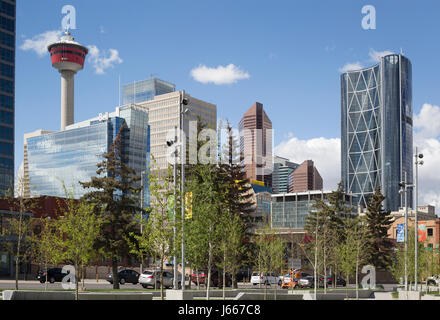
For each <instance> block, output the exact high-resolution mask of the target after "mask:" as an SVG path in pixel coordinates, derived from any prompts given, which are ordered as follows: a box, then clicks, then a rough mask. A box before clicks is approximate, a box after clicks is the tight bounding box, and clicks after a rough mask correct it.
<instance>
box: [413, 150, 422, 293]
mask: <svg viewBox="0 0 440 320" xmlns="http://www.w3.org/2000/svg"><path fill="white" fill-rule="evenodd" d="M414 158H416V162H415V165H416V183H415V186H414V187H415V189H416V190H415V196H416V200H415V215H414V226H415V227H414V229H415V230H414V283H415V289H416V290H415V291H418V281H417V280H418V275H417V272H418V270H417V268H418V265H417V260H418V251H419V245H418V244H419V242H418V229H419V223H418V216H417V209H418V206H419V194H418V193H419V174H418V172H419V170H418V166H419V165H423V161H419V158H420V159H423V154H421V153H420V154H419V153H418V152H417V147H416V154H415V155H414Z"/></svg>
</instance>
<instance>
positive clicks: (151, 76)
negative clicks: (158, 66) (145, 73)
mask: <svg viewBox="0 0 440 320" xmlns="http://www.w3.org/2000/svg"><path fill="white" fill-rule="evenodd" d="M154 76H158V74H157V73H150V79H153V78H154Z"/></svg>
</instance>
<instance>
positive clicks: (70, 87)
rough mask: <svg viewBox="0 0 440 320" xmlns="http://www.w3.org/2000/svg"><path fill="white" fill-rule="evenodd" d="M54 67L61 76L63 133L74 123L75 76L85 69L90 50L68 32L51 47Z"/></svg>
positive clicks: (49, 48)
mask: <svg viewBox="0 0 440 320" xmlns="http://www.w3.org/2000/svg"><path fill="white" fill-rule="evenodd" d="M47 50H49V52H50V59H51V61H52V67H54V68H55V69H57V70H58V71H59V73H60V74H61V131H63V130H65V128H66V127H67V126H69V125H71V124H73V123H74V115H75V110H74V98H75V78H74V77H75V74H76V73H77V72H78V71H79V70H82V69H83V68H84V61H85V58H86V55H87V53H88V52H89V50H88V49H87V48H86V47H84V46H82V45H80V44H79V43H78V42H75V39H74V38H73V37H72V36H71V35H70V33H69V32H66V33H65V34H64V36H63V37H62V38H61V40H59V41H57V42H55V43H53V44H51V45H49V46H48V47H47Z"/></svg>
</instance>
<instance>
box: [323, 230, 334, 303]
mask: <svg viewBox="0 0 440 320" xmlns="http://www.w3.org/2000/svg"><path fill="white" fill-rule="evenodd" d="M322 248H323V252H324V254H323V257H322V258H323V264H324V294H327V259H326V245H325V229H324V237H323V242H322ZM333 282H335V281H334V279H333Z"/></svg>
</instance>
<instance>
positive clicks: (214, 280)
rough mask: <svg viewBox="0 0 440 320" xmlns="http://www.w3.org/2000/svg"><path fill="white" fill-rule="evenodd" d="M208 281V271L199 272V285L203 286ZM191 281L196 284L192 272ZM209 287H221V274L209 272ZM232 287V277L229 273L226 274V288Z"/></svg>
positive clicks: (195, 277)
mask: <svg viewBox="0 0 440 320" xmlns="http://www.w3.org/2000/svg"><path fill="white" fill-rule="evenodd" d="M207 279H208V271H207V270H203V271H199V283H200V284H203V285H205V284H206V280H207ZM191 281H192V282H193V283H194V284H197V274H196V273H195V272H194V273H193V274H192V275H191ZM211 286H212V287H218V288H222V287H223V273H221V272H220V273H219V272H218V271H217V270H215V271H212V272H211ZM230 286H232V277H231V275H230V274H229V273H226V287H230Z"/></svg>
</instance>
